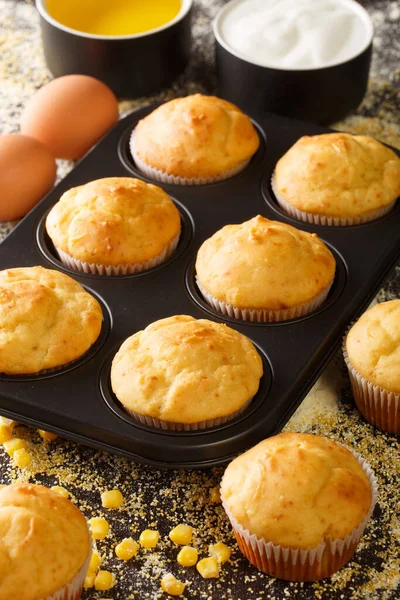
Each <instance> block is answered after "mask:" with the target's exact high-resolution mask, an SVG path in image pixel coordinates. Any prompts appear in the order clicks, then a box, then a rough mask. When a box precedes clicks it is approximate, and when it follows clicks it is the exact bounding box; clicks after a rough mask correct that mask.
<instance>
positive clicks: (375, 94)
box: [0, 0, 400, 600]
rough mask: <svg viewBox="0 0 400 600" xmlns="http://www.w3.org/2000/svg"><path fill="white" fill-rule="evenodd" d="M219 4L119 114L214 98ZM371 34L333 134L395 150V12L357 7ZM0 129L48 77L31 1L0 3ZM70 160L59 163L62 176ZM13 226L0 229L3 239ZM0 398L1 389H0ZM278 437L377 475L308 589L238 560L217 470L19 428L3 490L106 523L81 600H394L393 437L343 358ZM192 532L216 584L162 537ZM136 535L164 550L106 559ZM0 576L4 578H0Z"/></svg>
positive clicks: (395, 283) (381, 0)
mask: <svg viewBox="0 0 400 600" xmlns="http://www.w3.org/2000/svg"><path fill="white" fill-rule="evenodd" d="M222 4H223V1H221V0H216V1H214V2H213V1H212V0H196V1H195V9H194V17H193V33H194V44H193V52H192V61H191V64H190V65H189V67H188V69H187V71H186V73H185V75H184V76H183V77H182V78H181V80H180V81H178V82H177V83H176V84H175V85H174V86H173V87H172V88H171V89H169V90H165V91H163V92H162V93H160V94H158V95H156V96H152V97H148V98H141V99H137V100H134V101H131V100H125V101H122V102H121V104H120V109H121V113H122V114H124V113H126V112H128V111H130V110H132V109H133V108H137V107H138V106H142V105H144V104H146V103H150V102H154V101H159V100H166V99H169V98H172V97H174V96H176V95H184V94H190V93H194V92H197V91H201V92H207V93H211V92H213V90H214V85H215V77H214V65H213V42H212V34H211V29H210V21H211V19H212V18H213V16H214V15H215V14H216V12H217V10H218V9H219V8H220V6H221V5H222ZM362 4H363V5H364V6H365V7H366V8H367V10H368V11H369V12H370V14H371V16H372V19H373V22H374V26H375V43H374V58H373V65H372V71H371V78H370V84H369V88H368V93H367V95H366V98H365V100H364V102H363V104H362V105H361V106H360V107H359V109H358V110H357V112H356V113H355V114H353V115H350V116H349V117H348V118H346V119H344V120H343V121H341V122H340V123H337V124H334V127H336V128H338V129H343V130H346V131H350V132H352V133H365V134H368V135H372V136H374V137H376V138H377V139H380V140H381V141H384V142H386V143H389V144H391V145H393V146H397V147H399V148H400V118H399V112H400V97H399V88H400V68H399V67H400V7H399V3H398V2H395V1H390V0H378V1H365V2H362ZM0 48H1V53H0V78H1V85H0V122H1V132H2V133H8V132H16V131H18V123H19V117H20V114H21V110H22V108H23V106H24V103H25V101H26V100H27V99H28V98H29V97H30V95H31V94H32V93H33V91H34V90H35V89H36V88H39V87H40V86H42V85H43V84H44V83H46V82H47V81H48V80H49V79H50V75H49V73H48V71H47V70H46V67H45V65H44V61H43V56H42V51H41V45H40V34H39V28H38V18H37V14H36V11H35V8H34V6H33V4H32V3H31V2H22V1H21V2H15V1H14V0H0ZM72 167H73V164H72V163H68V162H66V161H58V175H59V178H62V177H63V176H64V175H65V174H66V173H67V172H68V171H69V170H70V169H71V168H72ZM14 225H15V223H3V224H0V237H4V236H5V235H6V234H7V233H8V232H9V231H10V230H11V229H12V228H13V226H14ZM399 293H400V268H399V267H396V269H395V270H394V271H393V273H392V275H391V277H390V278H389V279H388V281H387V283H386V284H385V286H384V287H383V289H382V290H381V291H380V292H379V294H378V297H377V300H378V301H383V300H386V299H392V298H396V297H399ZM0 390H1V384H0ZM286 429H287V430H291V431H307V432H312V433H317V434H321V435H324V436H327V437H329V438H331V439H333V440H337V441H339V442H342V443H344V444H346V445H347V446H348V447H350V448H353V449H355V450H356V451H358V452H359V453H361V454H362V455H363V456H364V457H365V458H366V459H367V460H368V461H369V462H370V464H371V465H372V467H373V468H374V470H375V472H376V474H377V476H378V480H379V486H380V488H379V500H378V504H377V507H376V509H375V511H374V515H373V517H372V519H371V521H370V523H369V525H368V527H367V530H366V534H365V535H364V537H363V539H362V541H361V543H360V546H359V548H358V550H357V552H356V554H355V556H354V558H353V560H352V561H351V562H350V563H349V564H348V565H347V566H346V567H344V568H343V569H341V570H340V571H339V572H338V573H337V574H336V575H334V576H333V577H332V578H330V579H328V580H325V581H321V582H317V583H307V584H295V583H285V582H281V581H277V580H275V579H273V578H271V577H269V576H267V575H264V574H262V573H260V572H258V571H257V570H256V569H255V568H253V567H252V566H251V565H250V564H249V563H248V562H247V561H246V560H245V559H244V558H243V557H242V556H241V554H240V552H239V550H238V548H237V546H236V543H235V542H234V538H233V536H232V534H231V531H230V527H229V524H228V521H227V518H226V516H225V514H224V511H223V509H222V507H221V506H220V505H218V504H214V503H213V502H212V501H211V499H210V488H212V487H214V486H217V485H218V484H219V481H220V478H221V475H222V473H223V468H215V469H213V470H208V471H185V472H179V471H159V470H156V469H152V468H149V467H143V466H140V465H136V464H134V463H132V462H129V461H127V460H125V459H121V458H118V457H115V456H112V455H108V454H106V453H102V452H97V451H95V450H92V449H90V448H87V447H85V446H81V445H78V444H75V443H73V442H69V441H66V440H62V439H57V440H56V441H54V442H51V443H45V442H43V441H42V440H41V438H40V437H39V435H38V433H37V432H36V431H35V430H34V429H33V428H29V427H26V426H23V425H19V426H17V428H16V430H15V432H16V434H17V435H18V436H20V437H23V438H25V439H26V440H27V445H28V451H29V453H30V455H31V457H32V463H31V465H30V466H29V468H26V469H18V468H16V467H14V465H13V462H12V459H10V458H9V457H8V456H7V455H6V454H5V452H3V450H2V449H0V483H10V482H13V481H33V482H39V483H44V484H46V485H61V486H63V487H65V488H66V489H67V490H68V491H69V492H70V494H71V498H72V499H73V500H74V501H75V502H76V503H77V505H78V506H79V507H80V508H81V510H82V511H83V512H84V513H85V515H86V516H87V517H88V518H90V517H92V516H105V517H106V518H107V520H108V521H109V522H110V525H111V533H110V534H109V535H108V536H107V538H106V539H105V540H104V541H101V542H97V548H98V549H99V551H100V552H101V554H102V556H103V563H102V568H105V569H109V570H111V571H112V572H113V573H115V575H116V577H117V583H116V586H115V587H114V588H113V589H112V590H109V591H107V592H95V591H93V590H87V591H85V592H84V595H83V598H86V599H89V598H93V599H94V598H99V599H100V598H101V599H103V600H105V599H109V598H115V599H121V600H128V599H130V598H139V599H145V598H150V599H155V598H160V597H162V596H163V595H162V594H161V590H160V583H159V579H160V576H161V575H162V574H164V573H166V572H167V571H172V572H173V573H174V574H175V575H176V576H178V577H179V578H181V579H183V580H185V581H188V582H190V585H189V586H188V587H187V589H186V592H185V597H187V598H196V599H199V600H205V599H213V600H219V599H221V600H222V599H232V600H256V599H260V600H261V599H264V598H265V599H270V600H273V599H277V600H278V599H283V598H304V599H308V598H310V599H311V598H318V599H323V600H331V599H332V600H339V599H342V598H345V599H358V598H371V599H375V598H377V599H378V598H379V599H381V598H382V599H394V598H398V597H399V589H400V587H399V586H400V559H399V555H400V543H399V542H400V523H399V505H400V495H399V486H398V479H399V456H400V452H399V443H398V439H397V438H396V437H395V436H390V435H387V434H385V433H382V432H380V431H377V430H375V429H374V428H373V427H372V426H370V425H369V424H367V423H366V422H365V421H364V420H363V419H362V418H361V417H360V415H359V413H358V412H357V410H356V409H355V406H354V402H353V400H352V397H351V391H350V387H349V382H348V379H347V376H346V372H345V369H344V364H343V360H342V358H341V356H340V355H337V356H336V357H335V359H334V360H333V361H332V362H331V363H330V365H329V366H328V367H327V369H326V370H325V372H324V374H323V375H322V376H321V378H320V379H319V380H318V382H317V383H316V384H315V386H314V387H313V389H312V390H311V391H310V393H309V394H308V396H307V397H306V398H305V400H304V401H303V403H302V405H301V407H300V408H299V409H298V410H297V412H296V413H295V414H294V415H293V417H292V418H291V420H290V421H289V423H288V425H287V426H286ZM112 488H118V489H120V490H121V492H122V493H123V495H124V498H125V502H124V505H123V507H122V508H121V509H118V510H115V511H107V510H106V509H103V508H102V507H101V501H100V493H101V492H102V491H104V490H105V489H112ZM179 522H182V523H187V524H191V525H192V526H193V527H194V530H195V542H194V543H195V545H196V546H197V547H198V549H199V554H200V556H201V557H203V556H206V555H207V548H208V544H210V543H214V542H215V541H224V542H226V543H227V544H228V545H229V546H231V548H232V550H233V553H232V558H231V561H230V562H229V563H228V564H226V565H224V566H223V567H222V569H221V576H220V578H219V579H217V580H208V581H207V580H203V579H202V578H201V577H200V575H199V574H198V573H197V571H196V570H195V569H194V568H191V569H183V568H182V567H179V565H178V564H177V562H176V560H175V558H176V554H177V550H176V548H175V547H173V544H172V543H171V542H170V541H169V540H168V532H169V530H170V529H171V528H172V526H174V525H175V524H177V523H179ZM144 528H157V529H158V530H159V531H160V533H161V542H160V544H159V545H158V547H157V549H156V550H155V551H140V552H139V554H138V556H137V557H136V558H135V559H133V560H132V561H130V562H128V563H122V562H120V561H118V560H117V559H116V558H115V555H114V547H115V545H116V543H118V541H120V540H121V539H122V538H123V537H128V536H130V535H132V537H134V538H135V539H137V538H138V536H139V534H140V531H141V530H143V529H144ZM0 578H1V575H0Z"/></svg>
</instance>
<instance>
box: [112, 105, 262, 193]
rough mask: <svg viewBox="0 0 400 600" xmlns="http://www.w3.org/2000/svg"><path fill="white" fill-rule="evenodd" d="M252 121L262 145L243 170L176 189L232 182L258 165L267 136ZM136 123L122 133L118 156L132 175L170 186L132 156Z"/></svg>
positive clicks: (155, 183)
mask: <svg viewBox="0 0 400 600" xmlns="http://www.w3.org/2000/svg"><path fill="white" fill-rule="evenodd" d="M149 112H151V111H150V110H147V113H149ZM143 116H146V115H143ZM252 123H253V125H254V127H255V129H256V131H257V134H258V136H259V139H260V145H259V147H258V150H257V152H256V153H255V154H254V156H252V158H251V159H250V161H249V163H248V165H247V166H246V167H245V168H244V169H243V171H240V172H239V173H237V174H236V175H232V176H231V177H228V178H227V179H222V180H221V181H216V182H213V183H206V184H201V185H195V186H185V185H174V186H173V187H174V188H175V189H182V188H184V189H185V188H187V187H196V188H199V187H204V186H205V187H208V186H210V185H220V184H223V183H226V182H230V181H232V180H234V179H237V178H239V177H240V176H241V175H243V174H244V173H246V172H247V171H248V170H249V169H251V168H252V167H253V166H255V165H258V164H259V163H260V162H261V161H262V160H263V157H264V155H265V152H266V145H267V138H266V134H265V131H264V130H263V129H262V127H261V126H260V125H259V124H258V123H256V122H255V121H254V120H253V119H252ZM136 125H137V122H136V123H135V124H134V126H133V127H129V128H127V129H126V130H125V131H124V132H123V133H122V135H121V138H120V140H119V143H118V156H119V159H120V161H121V162H122V164H123V165H124V167H125V169H126V170H127V171H128V172H129V174H130V175H132V176H133V177H138V178H139V179H143V180H145V181H148V182H149V183H153V184H154V185H159V186H161V187H167V188H168V187H169V186H172V184H163V183H160V182H158V181H155V180H153V179H151V178H149V177H147V176H146V175H144V173H142V172H141V171H140V170H139V169H138V168H137V166H136V164H135V161H134V159H133V157H132V154H131V151H130V148H129V140H130V138H131V135H132V132H133V130H134V128H135V127H136Z"/></svg>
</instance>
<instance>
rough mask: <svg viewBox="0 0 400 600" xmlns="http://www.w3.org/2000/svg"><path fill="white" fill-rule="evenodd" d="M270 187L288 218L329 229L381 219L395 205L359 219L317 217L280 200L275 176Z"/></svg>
mask: <svg viewBox="0 0 400 600" xmlns="http://www.w3.org/2000/svg"><path fill="white" fill-rule="evenodd" d="M271 187H272V191H273V192H274V195H275V198H276V200H277V202H278V204H279V206H280V207H281V208H282V209H283V210H284V211H285V212H286V213H287V214H288V215H289V216H291V217H293V218H294V219H297V220H298V221H304V222H305V223H311V224H312V225H327V226H329V227H346V226H347V227H349V226H350V225H360V224H361V223H368V222H369V221H375V219H379V217H383V215H386V214H387V213H388V212H390V211H391V210H392V208H393V207H394V205H395V204H396V200H395V201H394V202H391V204H388V205H387V206H383V207H382V208H377V209H376V210H371V211H369V212H367V213H365V214H364V215H360V216H359V217H353V218H350V217H332V216H329V215H318V214H315V213H311V212H307V211H305V210H299V209H298V208H296V207H294V206H293V205H292V204H289V202H287V201H286V200H285V199H284V198H282V196H281V195H280V193H279V192H278V190H277V189H276V185H275V174H273V175H272V178H271Z"/></svg>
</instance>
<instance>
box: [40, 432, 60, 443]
mask: <svg viewBox="0 0 400 600" xmlns="http://www.w3.org/2000/svg"><path fill="white" fill-rule="evenodd" d="M38 433H39V435H40V437H41V438H42V439H43V440H44V441H45V442H52V441H53V440H56V439H57V438H58V435H57V434H56V433H51V431H45V430H44V429H38Z"/></svg>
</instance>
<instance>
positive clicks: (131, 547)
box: [115, 538, 139, 560]
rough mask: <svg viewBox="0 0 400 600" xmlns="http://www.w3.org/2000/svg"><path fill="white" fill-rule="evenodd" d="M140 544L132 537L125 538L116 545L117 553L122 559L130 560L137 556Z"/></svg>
mask: <svg viewBox="0 0 400 600" xmlns="http://www.w3.org/2000/svg"><path fill="white" fill-rule="evenodd" d="M138 550H139V544H138V543H137V542H135V540H133V539H132V538H125V539H124V540H122V542H120V543H119V544H118V545H117V546H116V547H115V554H116V555H117V557H118V558H120V559H121V560H130V559H131V558H133V557H134V556H136V553H137V551H138Z"/></svg>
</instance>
